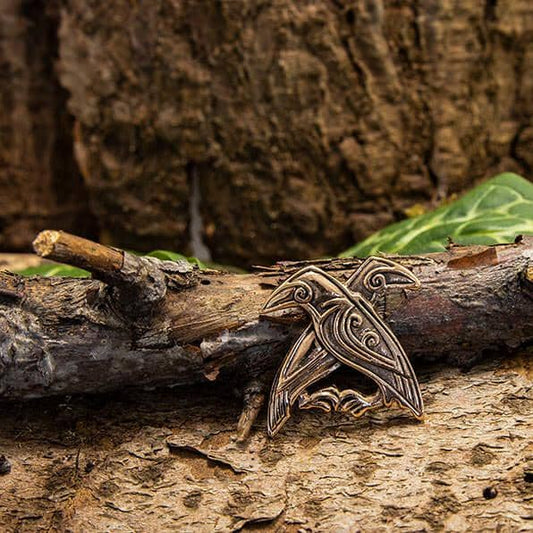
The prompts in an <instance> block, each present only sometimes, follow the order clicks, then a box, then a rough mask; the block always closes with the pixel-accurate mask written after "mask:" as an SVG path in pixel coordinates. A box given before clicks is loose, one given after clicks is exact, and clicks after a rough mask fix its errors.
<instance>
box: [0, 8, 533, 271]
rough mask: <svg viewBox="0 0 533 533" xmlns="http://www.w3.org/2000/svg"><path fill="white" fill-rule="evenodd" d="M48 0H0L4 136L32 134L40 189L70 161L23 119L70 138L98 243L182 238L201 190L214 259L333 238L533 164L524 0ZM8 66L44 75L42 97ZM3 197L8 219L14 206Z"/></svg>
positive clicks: (309, 251)
mask: <svg viewBox="0 0 533 533" xmlns="http://www.w3.org/2000/svg"><path fill="white" fill-rule="evenodd" d="M45 4H46V6H45ZM47 4H48V3H45V2H28V1H22V0H11V1H10V2H4V8H3V10H2V12H1V14H0V15H1V16H0V24H1V26H2V28H3V30H2V34H1V36H0V39H1V43H2V47H3V48H2V49H3V64H4V72H5V75H4V80H3V83H2V94H3V95H4V99H6V100H5V101H6V102H7V104H8V105H6V106H4V109H3V110H2V119H3V122H4V123H6V124H7V127H6V128H5V129H6V131H5V132H3V133H6V138H8V139H10V143H13V142H14V140H13V139H15V138H16V137H17V135H19V134H20V132H21V131H24V135H23V138H24V142H27V143H30V142H36V146H38V148H36V150H37V155H39V154H40V155H41V156H42V158H41V160H45V161H46V163H45V170H46V171H47V172H48V174H46V173H45V175H48V176H51V177H50V180H52V178H53V183H54V186H55V184H57V183H61V184H62V185H61V187H60V188H59V189H58V188H55V189H54V186H52V183H51V182H50V185H47V182H46V180H44V181H43V182H41V184H40V187H41V189H40V190H43V191H44V190H46V191H47V192H46V194H45V193H44V192H43V195H42V196H43V197H46V195H47V194H48V195H52V194H53V191H54V190H55V191H57V190H60V189H62V187H63V186H64V184H65V182H66V181H65V180H66V178H65V179H63V178H62V176H67V175H68V176H69V177H70V178H71V179H73V180H74V181H76V180H77V178H76V176H77V172H76V170H75V168H74V166H73V165H72V163H71V162H70V163H69V162H67V163H65V164H62V165H59V164H58V163H57V161H58V159H57V152H53V151H50V149H47V148H46V143H43V142H38V141H39V140H40V139H42V138H43V131H42V128H41V129H39V128H33V129H32V128H31V127H29V126H28V124H31V120H32V119H33V120H34V121H35V120H37V119H36V117H37V118H39V119H40V122H39V124H45V127H46V136H45V138H46V139H47V140H48V142H49V141H50V138H57V139H59V140H61V145H62V146H63V147H66V148H64V150H62V155H63V157H64V158H66V159H67V161H71V159H69V158H71V155H72V150H71V148H72V145H74V151H75V154H76V160H77V164H78V166H79V169H80V170H81V172H82V174H83V177H84V187H85V191H86V193H87V195H88V196H90V199H91V205H92V209H93V211H94V213H95V214H96V217H97V219H98V221H99V223H100V227H101V228H102V230H103V234H102V238H103V239H104V240H106V241H108V242H114V243H115V244H117V245H121V246H123V247H134V248H139V249H147V248H152V249H153V248H156V247H166V248H171V249H177V250H180V251H191V250H190V248H191V246H190V243H191V231H190V229H191V211H192V213H193V219H194V217H195V216H196V215H197V214H198V213H197V212H196V208H195V207H194V206H196V205H197V203H198V202H199V210H200V213H201V215H202V216H203V226H198V225H196V226H195V227H196V228H197V229H198V231H196V233H198V234H197V235H196V237H195V238H196V239H197V240H198V238H199V236H200V234H202V235H203V238H204V239H205V241H206V242H207V244H208V246H209V248H210V249H211V252H212V255H213V257H214V258H215V259H216V260H217V261H222V262H227V263H234V264H243V265H247V264H250V263H254V262H255V263H258V262H265V263H267V262H271V261H272V260H274V259H278V258H298V259H299V258H305V257H311V256H320V255H327V254H333V253H337V252H339V251H341V250H342V249H344V248H346V247H348V246H349V245H351V244H353V242H355V241H357V240H359V239H361V238H362V237H365V236H366V235H368V234H369V233H371V232H373V231H374V230H376V229H378V228H379V227H382V226H383V225H385V224H387V223H389V222H391V221H393V220H394V219H396V218H397V217H399V216H401V215H402V212H403V211H404V209H405V208H407V207H409V206H411V205H412V204H414V203H431V202H432V201H433V200H435V199H437V198H438V197H440V196H442V195H448V194H450V193H453V192H456V191H460V190H462V189H465V188H467V187H470V186H471V185H472V183H473V182H475V181H476V180H479V179H481V178H483V177H487V176H489V175H491V174H493V173H495V172H497V171H500V170H515V171H517V172H520V173H522V174H525V175H526V176H528V177H531V174H530V172H531V167H532V165H533V157H532V155H531V154H533V129H532V127H531V118H532V116H533V96H532V95H533V44H532V42H533V40H532V38H531V37H532V35H533V7H532V6H531V3H530V2H528V1H527V0H512V1H511V0H507V1H501V0H500V1H494V0H487V1H485V2H477V1H474V0H467V1H461V2H459V1H452V0H433V1H432V2H418V1H415V0H395V1H393V0H387V1H383V0H382V1H366V2H365V1H357V2H353V1H342V0H338V1H330V0H312V1H311V0H304V1H300V0H298V1H295V0H265V1H261V2H250V1H248V0H231V1H229V0H227V1H222V2H218V1H215V0H206V1H203V2H199V1H197V0H179V1H177V0H176V1H172V0H165V1H163V0H161V1H156V2H134V3H132V2H129V1H126V0H118V1H116V2H112V3H102V2H86V1H81V0H64V1H63V2H61V3H60V7H58V8H53V7H52V8H49V7H47ZM29 5H31V6H32V9H31V10H28V6H29ZM50 10H51V11H50ZM50 12H52V15H50ZM14 19H16V21H18V22H17V24H18V27H19V28H22V27H23V26H24V27H25V31H23V30H22V29H20V31H19V32H14V33H13V31H12V28H13V27H14V25H13V20H14ZM43 25H44V26H43ZM43 28H46V30H43ZM8 30H9V31H8ZM43 31H44V34H43V35H42V39H43V40H44V45H43V46H34V44H35V43H36V42H37V41H36V39H37V40H38V39H39V35H41V32H43ZM44 36H46V39H45V38H44ZM30 52H32V53H30ZM55 54H57V55H58V60H57V62H56V69H54V68H52V66H53V63H54V61H52V60H51V59H50V58H51V57H53V56H54V55H55ZM32 58H33V60H32ZM13 62H18V63H19V64H20V69H19V70H16V69H13V68H11V66H10V65H12V64H13ZM56 73H58V76H59V81H60V84H61V87H62V88H64V89H66V92H63V89H61V88H60V87H59V86H58V82H57V78H56ZM20 80H23V81H24V83H26V84H28V83H30V82H31V83H33V84H34V86H35V87H43V88H44V89H42V90H40V91H38V94H39V97H40V98H45V99H47V100H46V106H45V107H44V108H41V109H40V113H36V112H34V111H33V109H34V107H35V105H36V104H35V98H36V96H35V94H33V93H32V94H33V96H31V95H28V93H27V92H24V91H21V90H18V91H16V90H15V88H17V87H19V86H20V84H21V83H22V82H21V81H20ZM17 84H18V85H17ZM23 87H24V85H23ZM10 95H16V96H17V98H18V101H19V104H18V108H21V109H26V110H27V116H24V117H22V116H21V115H20V113H19V114H14V111H13V110H14V109H16V106H14V104H10V101H9V97H10ZM11 97H12V96H11ZM32 98H33V100H32ZM67 99H68V110H69V112H70V113H71V114H72V115H73V117H74V128H73V132H74V133H73V136H74V139H73V141H71V139H70V135H71V133H70V126H69V124H68V122H69V120H71V119H70V118H69V115H68V114H67V112H66V110H65V100H67ZM38 102H41V100H38ZM32 105H33V107H32ZM18 108H17V109H18ZM52 109H53V110H54V111H53V112H52ZM53 117H55V119H54V120H55V122H54V120H52V118H53ZM59 122H60V123H61V124H59ZM19 123H20V124H21V125H22V126H21V128H22V129H21V128H19V127H18V126H17V125H18V124H19ZM25 125H26V126H25ZM17 138H18V137H17ZM20 142H22V141H20ZM15 144H16V143H15ZM56 144H57V143H56ZM3 150H4V149H3ZM17 153H18V152H17V149H16V146H15V148H13V149H9V150H7V151H5V154H6V155H4V156H3V157H4V158H5V163H4V165H3V169H2V173H1V174H0V175H1V176H2V178H1V179H3V180H5V181H11V178H10V176H11V175H15V174H16V172H15V170H16V169H19V170H20V167H19V166H17V165H18V164H19V160H20V158H19V159H17V157H15V156H14V155H13V154H15V155H16V154H17ZM30 155H31V154H30ZM54 156H56V157H54ZM28 160H29V161H31V158H30V159H28ZM61 161H62V163H63V161H64V159H61ZM28 164H29V163H28ZM46 165H48V166H46ZM58 167H59V168H58ZM32 168H33V167H32ZM36 168H37V169H40V170H42V165H41V167H39V166H37V167H36ZM17 175H21V174H17ZM24 175H25V176H27V175H37V174H35V172H34V173H33V174H32V173H31V172H30V173H25V174H24ZM193 182H194V183H195V184H196V185H197V186H198V189H199V194H197V195H194V194H193V189H195V187H192V184H193ZM27 185H28V182H26V183H25V184H24V191H25V192H26V193H27V191H28V190H31V189H32V187H29V186H27ZM71 186H72V188H73V189H74V190H77V186H75V185H74V184H71ZM4 190H7V191H8V195H7V196H8V197H10V196H12V197H13V198H15V199H16V198H18V196H17V195H18V194H19V195H20V194H22V193H20V192H19V191H20V190H21V186H20V185H17V186H16V187H14V188H13V187H12V188H11V189H3V191H4ZM51 191H52V192H51ZM26 197H27V196H24V198H26ZM4 198H6V196H5V195H4V194H3V195H2V199H4ZM191 199H193V200H194V201H192V202H191ZM6 203H7V204H8V206H7V207H9V209H7V207H6V208H5V209H4V208H3V209H2V217H3V219H5V218H6V215H5V213H6V212H10V213H12V214H13V216H12V217H11V218H10V220H12V218H13V217H14V216H15V214H16V213H18V214H19V215H21V213H22V212H23V211H24V206H23V205H22V203H21V202H19V203H17V202H13V201H10V200H6ZM67 203H68V202H67ZM2 205H3V204H2ZM32 205H34V204H32ZM50 205H52V206H55V207H50V208H47V209H48V210H49V211H50V210H51V211H50V212H52V211H53V209H57V205H62V206H65V205H67V204H66V203H65V202H59V204H57V203H55V204H54V203H53V202H52V203H51V204H50ZM191 206H192V209H191ZM82 209H83V207H82ZM22 220H23V219H22V218H20V219H19V221H18V222H16V223H15V222H9V223H7V222H4V223H3V224H4V228H3V230H0V233H1V235H2V239H3V240H1V241H0V246H2V247H3V248H4V249H6V248H7V247H15V246H16V247H21V246H24V245H25V244H26V243H27V242H28V241H27V240H25V239H24V237H21V238H20V240H17V239H18V237H17V238H15V237H14V236H13V235H15V229H16V228H15V226H12V225H13V224H18V225H19V226H20V225H21V224H23V222H22ZM32 220H35V219H32ZM195 220H197V217H196V219H195ZM60 223H61V224H63V222H61V221H59V222H58V224H60ZM6 224H7V225H6ZM25 224H29V222H25ZM47 224H48V226H50V223H49V222H47ZM193 225H194V224H193ZM10 228H11V229H10ZM76 231H77V233H83V232H82V231H80V229H79V228H76ZM193 233H194V231H193ZM16 234H17V235H21V236H24V235H27V233H24V232H21V231H19V230H16Z"/></svg>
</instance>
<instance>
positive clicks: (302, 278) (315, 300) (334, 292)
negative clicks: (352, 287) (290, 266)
mask: <svg viewBox="0 0 533 533" xmlns="http://www.w3.org/2000/svg"><path fill="white" fill-rule="evenodd" d="M341 296H342V292H341V291H340V290H339V284H338V282H336V280H334V279H333V278H331V277H330V276H329V275H327V274H325V273H324V272H322V271H321V270H320V269H318V268H316V267H313V266H309V267H306V268H303V269H302V270H299V271H298V272H296V273H295V274H293V275H292V276H290V277H289V278H287V279H286V280H285V281H284V282H283V283H282V284H281V285H280V286H279V287H278V288H277V289H276V290H274V291H273V292H272V294H271V295H270V298H269V299H268V301H267V303H266V304H265V306H264V307H263V313H262V314H270V313H276V312H278V311H282V310H284V309H291V308H294V307H302V308H303V309H304V310H307V311H309V310H310V308H312V307H317V306H318V305H319V304H320V303H321V302H322V301H325V300H330V299H331V298H335V297H341Z"/></svg>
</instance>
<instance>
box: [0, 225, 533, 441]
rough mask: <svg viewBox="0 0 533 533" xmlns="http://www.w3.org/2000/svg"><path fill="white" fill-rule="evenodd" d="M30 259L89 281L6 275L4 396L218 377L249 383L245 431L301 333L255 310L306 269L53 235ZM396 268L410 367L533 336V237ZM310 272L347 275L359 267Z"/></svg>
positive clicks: (351, 263)
mask: <svg viewBox="0 0 533 533" xmlns="http://www.w3.org/2000/svg"><path fill="white" fill-rule="evenodd" d="M35 249H36V251H37V253H39V254H40V255H41V256H43V257H47V258H49V259H56V260H61V261H63V262H66V263H68V264H71V265H74V266H79V267H83V268H86V269H88V270H89V271H90V272H92V274H93V278H94V279H71V278H42V277H32V278H24V277H21V276H18V275H15V274H12V273H8V272H2V273H0V397H2V398H31V397H40V396H46V395H53V394H73V393H87V392H99V391H105V390H111V389H116V388H122V387H126V386H159V385H174V384H187V383H193V382H199V381H207V380H215V379H217V380H226V381H227V383H232V384H241V385H242V386H243V387H244V388H245V389H246V387H248V388H247V389H246V390H247V397H248V398H249V404H250V405H249V407H248V411H246V410H245V412H244V413H243V416H242V417H241V424H240V433H241V435H245V434H246V433H247V431H249V427H250V426H251V423H252V422H253V419H254V418H255V414H256V412H257V411H258V410H259V407H260V405H261V402H262V395H261V390H260V389H257V388H254V387H252V388H250V387H249V386H248V384H249V383H256V382H262V383H265V384H267V383H268V382H269V379H265V378H264V376H268V375H269V372H270V373H271V372H273V370H274V369H275V368H276V367H277V365H278V363H279V360H280V358H281V357H282V356H283V355H284V353H285V351H286V349H287V347H288V346H289V345H290V343H291V342H292V340H294V337H295V335H297V334H298V333H299V332H301V329H302V327H303V324H304V321H303V316H302V315H301V314H298V313H295V314H293V315H289V316H288V317H287V319H286V320H284V322H283V323H273V322H271V321H268V320H266V319H263V318H260V316H259V315H260V311H261V308H262V307H263V305H264V303H265V301H266V300H267V298H268V296H269V294H270V292H271V291H272V289H273V288H274V287H276V286H277V285H278V284H279V283H280V282H281V281H282V280H283V279H285V278H286V277H287V276H288V275H289V274H290V273H292V272H294V271H295V270H296V269H298V268H301V267H302V266H303V265H304V264H307V263H303V262H302V263H295V262H291V263H280V264H278V265H275V266H273V267H269V268H264V269H262V270H261V271H258V272H256V273H253V274H246V275H238V274H227V273H221V272H218V271H211V270H207V271H199V270H197V269H196V268H195V267H193V266H192V265H190V264H188V263H185V262H169V261H159V260H157V259H153V258H141V257H137V256H133V255H131V254H129V253H126V252H123V251H119V250H114V249H111V248H108V247H105V246H102V245H98V244H95V243H91V242H90V241H86V240H84V239H80V238H78V237H74V236H72V235H68V234H65V233H62V232H49V231H48V232H43V233H41V234H40V235H39V237H38V238H37V239H36V241H35ZM397 260H398V261H399V262H400V263H402V264H403V265H404V266H407V267H408V268H410V269H412V270H413V271H414V273H415V274H416V275H417V276H418V277H419V278H420V280H421V282H422V289H421V290H420V291H418V292H415V293H412V292H409V291H402V290H394V289H391V290H389V291H387V293H386V296H385V300H384V302H383V310H384V316H385V319H386V320H387V321H388V323H389V324H390V325H391V327H392V329H393V330H394V332H395V333H396V334H397V335H398V337H399V339H400V341H401V342H402V344H403V345H404V347H405V348H406V351H407V353H408V354H409V355H410V356H411V357H412V358H414V359H423V360H436V359H439V360H442V359H444V358H447V359H449V360H452V361H454V362H455V363H456V364H459V365H463V366H468V365H470V364H472V363H473V362H474V361H475V360H477V359H478V358H479V357H480V356H482V355H484V354H487V353H488V352H491V351H497V352H499V353H502V352H505V351H511V350H513V349H515V348H517V347H519V346H523V345H525V344H527V343H530V342H531V341H532V340H533V306H532V297H533V268H532V265H533V239H531V238H526V239H524V240H522V241H521V242H519V243H517V244H511V245H500V246H493V247H458V246H452V247H450V249H449V250H448V251H447V252H444V253H439V254H429V255H426V256H413V257H401V258H397ZM315 264H317V265H319V266H320V267H321V268H323V269H325V270H328V271H330V272H331V273H333V275H335V276H337V277H339V278H340V279H346V278H347V277H348V276H349V274H350V273H351V272H352V271H353V269H354V268H356V267H357V266H358V265H359V264H360V260H358V259H333V260H328V261H318V262H315ZM259 378H262V379H259Z"/></svg>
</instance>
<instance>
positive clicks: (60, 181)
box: [0, 0, 95, 250]
mask: <svg viewBox="0 0 533 533" xmlns="http://www.w3.org/2000/svg"><path fill="white" fill-rule="evenodd" d="M58 23H59V9H58V7H57V5H56V3H55V2H47V1H45V0H43V1H41V0H37V1H35V0H23V1H22V0H4V1H2V2H1V3H0V249H3V250H6V249H12V250H20V249H24V248H28V245H29V243H31V240H32V239H33V237H34V236H35V233H36V232H37V231H39V230H40V229H42V228H43V227H44V226H52V227H62V228H65V229H67V228H70V229H76V230H78V231H79V232H80V233H83V234H85V235H91V234H94V233H95V231H94V230H95V222H94V219H93V217H92V215H91V214H90V211H89V207H88V201H87V192H86V191H85V189H84V186H83V182H82V178H81V175H80V172H79V170H78V168H77V164H76V162H75V160H74V155H73V149H72V146H73V145H72V134H71V130H72V124H73V120H72V117H71V116H70V115H69V114H68V113H67V110H66V101H67V98H68V94H67V92H66V91H65V90H64V89H63V88H62V87H61V85H60V84H59V80H58V77H57V74H56V72H55V69H54V65H55V62H56V61H57V50H58V35H57V26H58Z"/></svg>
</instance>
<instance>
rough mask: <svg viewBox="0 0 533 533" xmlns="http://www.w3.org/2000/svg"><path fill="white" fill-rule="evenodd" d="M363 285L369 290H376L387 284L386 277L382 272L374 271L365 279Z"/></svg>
mask: <svg viewBox="0 0 533 533" xmlns="http://www.w3.org/2000/svg"><path fill="white" fill-rule="evenodd" d="M364 285H365V286H366V288H367V289H370V290H371V291H378V290H380V289H384V288H385V287H386V286H387V279H386V278H385V276H384V275H383V274H382V273H380V272H376V273H374V274H372V275H370V276H368V277H367V278H366V279H365V281H364Z"/></svg>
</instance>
